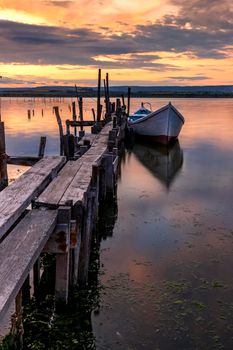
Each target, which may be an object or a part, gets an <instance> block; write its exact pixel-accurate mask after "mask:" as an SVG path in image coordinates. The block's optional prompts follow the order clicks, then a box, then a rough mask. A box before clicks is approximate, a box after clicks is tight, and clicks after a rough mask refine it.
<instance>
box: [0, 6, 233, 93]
mask: <svg viewBox="0 0 233 350" xmlns="http://www.w3.org/2000/svg"><path fill="white" fill-rule="evenodd" d="M0 33H1V35H0V76H2V79H0V87H10V86H16V87H21V86H32V87H33V86H41V85H73V84H77V85H78V86H93V85H96V79H97V69H98V68H102V69H103V74H104V73H105V72H109V75H110V80H111V84H112V85H182V86H183V85H227V84H233V1H232V0H221V1H220V0H146V1H142V0H108V1H106V0H0Z"/></svg>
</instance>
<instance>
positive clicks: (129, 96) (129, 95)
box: [127, 87, 131, 116]
mask: <svg viewBox="0 0 233 350" xmlns="http://www.w3.org/2000/svg"><path fill="white" fill-rule="evenodd" d="M130 98H131V88H130V87H129V88H128V103H127V116H129V114H130Z"/></svg>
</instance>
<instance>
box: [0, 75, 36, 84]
mask: <svg viewBox="0 0 233 350" xmlns="http://www.w3.org/2000/svg"><path fill="white" fill-rule="evenodd" d="M9 84H14V85H22V84H29V85H34V84H36V82H35V81H32V80H25V79H12V78H8V77H4V76H3V77H2V79H1V85H9Z"/></svg>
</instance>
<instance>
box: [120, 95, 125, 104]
mask: <svg viewBox="0 0 233 350" xmlns="http://www.w3.org/2000/svg"><path fill="white" fill-rule="evenodd" d="M121 99H122V105H123V106H124V107H125V97H124V95H123V94H122V95H121Z"/></svg>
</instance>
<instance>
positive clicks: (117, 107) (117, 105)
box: [116, 98, 121, 126]
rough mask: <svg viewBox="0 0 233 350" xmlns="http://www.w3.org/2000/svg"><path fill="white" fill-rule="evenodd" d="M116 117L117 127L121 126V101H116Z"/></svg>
mask: <svg viewBox="0 0 233 350" xmlns="http://www.w3.org/2000/svg"><path fill="white" fill-rule="evenodd" d="M116 116H117V125H119V126H120V125H121V100H120V99H119V98H117V99H116Z"/></svg>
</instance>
